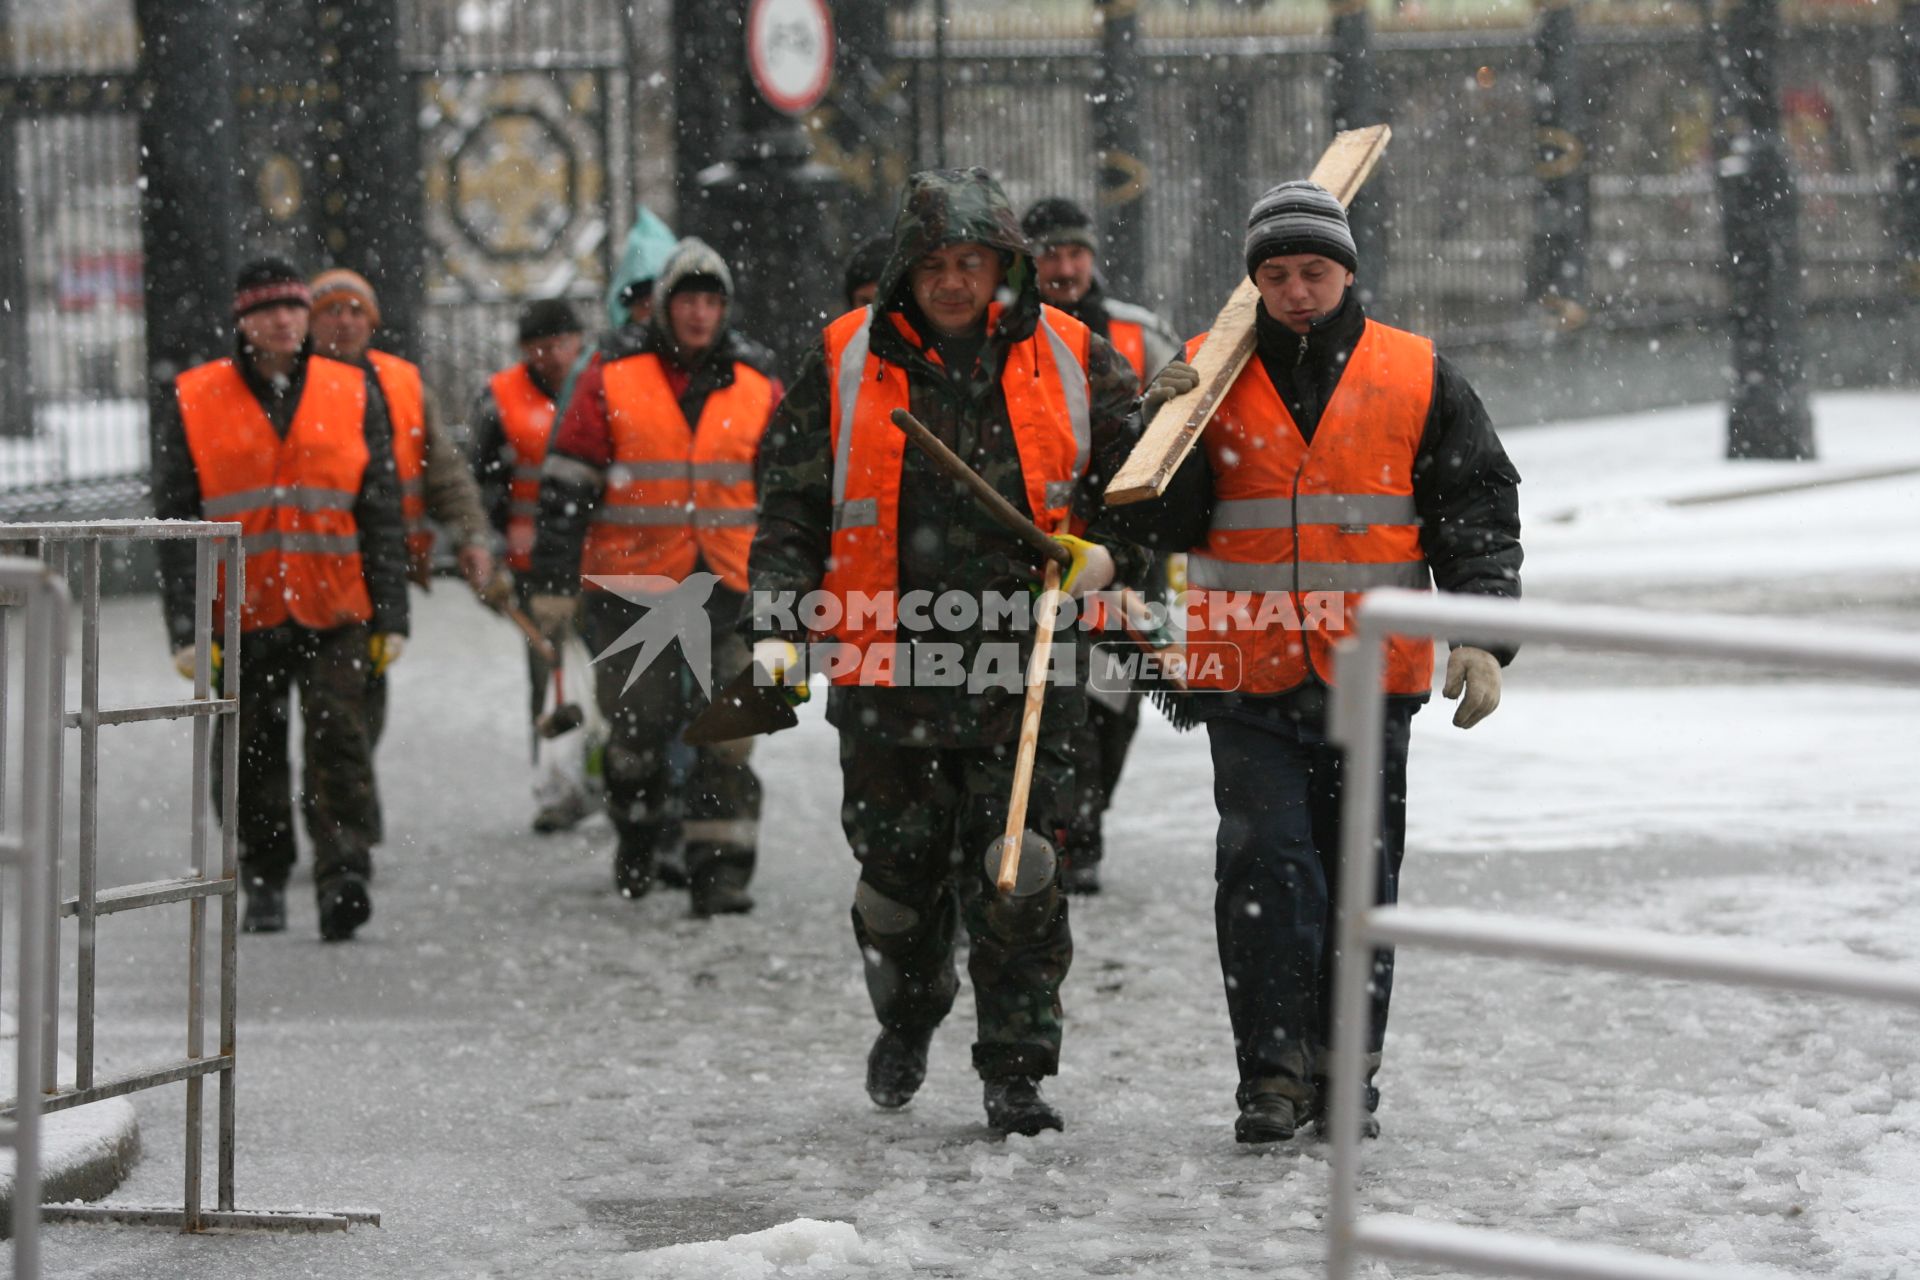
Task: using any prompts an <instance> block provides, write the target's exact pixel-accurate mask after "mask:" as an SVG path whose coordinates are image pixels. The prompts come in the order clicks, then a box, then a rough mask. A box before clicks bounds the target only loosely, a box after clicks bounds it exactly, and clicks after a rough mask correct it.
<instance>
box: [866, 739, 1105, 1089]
mask: <svg viewBox="0 0 1920 1280" xmlns="http://www.w3.org/2000/svg"><path fill="white" fill-rule="evenodd" d="M1067 742H1068V739H1067V735H1065V734H1054V735H1048V736H1045V737H1042V738H1041V739H1040V748H1039V752H1038V755H1037V757H1036V760H1035V764H1034V774H1033V788H1032V793H1031V799H1030V801H1029V803H1028V806H1027V828H1028V830H1029V831H1031V832H1033V833H1036V834H1038V835H1041V836H1044V837H1045V838H1046V839H1047V841H1048V843H1050V844H1052V845H1053V846H1054V847H1056V848H1057V847H1058V846H1059V843H1060V837H1061V828H1062V827H1063V826H1064V821H1063V812H1064V808H1065V806H1066V805H1067V804H1068V803H1070V800H1071V797H1072V795H1073V764H1072V757H1071V756H1070V755H1069V754H1068V751H1067ZM1013 763H1014V744H1012V743H1006V744H1004V745H1001V746H994V747H966V748H959V747H909V746H902V745H900V744H899V743H896V742H883V741H876V740H873V739H870V738H863V737H862V736H860V735H859V734H855V733H842V734H841V735H840V772H841V781H842V794H843V800H842V807H841V813H840V822H841V826H842V828H843V829H844V830H845V831H846V834H847V840H848V842H849V843H850V844H851V845H852V846H853V853H854V856H855V857H856V858H858V859H859V860H860V883H859V886H858V888H857V889H856V891H855V894H854V908H853V933H854V938H855V940H856V941H857V942H858V943H859V944H860V954H861V956H862V957H863V958H864V960H865V964H866V978H867V994H868V996H869V997H870V998H871V999H872V1001H873V1011H874V1014H875V1015H876V1016H877V1017H878V1018H879V1020H880V1023H881V1025H883V1026H887V1027H892V1028H895V1029H898V1030H905V1031H926V1030H930V1029H932V1028H933V1027H934V1026H937V1025H938V1024H939V1023H940V1022H941V1020H942V1019H944V1018H945V1017H946V1016H947V1013H948V1012H949V1011H950V1010H951V1009H952V1008H953V1001H954V997H955V996H956V995H957V994H958V993H959V986H960V982H959V977H958V975H957V974H956V972H955V968H954V944H955V942H956V940H957V937H958V929H959V927H960V926H961V924H963V923H964V925H965V926H966V930H967V936H968V938H969V940H970V944H971V945H970V947H969V949H968V954H967V973H968V976H969V977H971V978H972V980H973V994H974V1003H975V1006H976V1008H977V1010H978V1013H979V1029H978V1036H977V1038H976V1040H975V1041H974V1046H973V1065H974V1068H975V1069H976V1070H977V1071H979V1073H980V1075H981V1076H982V1077H983V1078H986V1079H989V1080H992V1079H999V1078H1004V1077H1007V1076H1040V1075H1053V1074H1054V1073H1055V1072H1056V1071H1058V1070H1059V1065H1060V984H1061V982H1062V981H1063V980H1064V979H1065V978H1066V976H1067V968H1068V966H1069V965H1070V964H1071V963H1072V962H1073V937H1072V934H1071V932H1070V931H1069V929H1068V927H1067V900H1066V898H1065V896H1064V895H1063V894H1061V892H1060V888H1059V874H1058V871H1057V870H1056V871H1055V872H1054V874H1053V875H1052V877H1051V878H1049V879H1048V880H1047V881H1046V882H1044V883H1043V884H1042V885H1041V886H1040V888H1039V889H1038V891H1037V892H1033V893H1029V894H1027V895H1026V896H1023V897H1013V896H1005V897H1003V896H1001V895H999V894H997V893H996V892H995V890H994V887H993V884H992V880H991V876H990V875H989V873H988V871H987V869H986V854H987V851H988V849H989V848H990V847H992V846H994V845H996V844H997V843H998V841H999V838H1000V836H1001V835H1002V834H1003V828H1004V827H1005V825H1006V820H1007V796H1008V792H1009V790H1010V789H1011V787H1012V779H1013Z"/></svg>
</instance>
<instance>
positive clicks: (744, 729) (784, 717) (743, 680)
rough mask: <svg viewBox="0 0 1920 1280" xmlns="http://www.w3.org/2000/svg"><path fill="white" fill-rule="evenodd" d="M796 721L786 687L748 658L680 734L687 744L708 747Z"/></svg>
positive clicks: (785, 726)
mask: <svg viewBox="0 0 1920 1280" xmlns="http://www.w3.org/2000/svg"><path fill="white" fill-rule="evenodd" d="M799 723H800V717H799V716H798V715H797V714H796V713H795V712H794V709H793V705H792V704H791V703H790V702H788V701H787V696H786V693H785V691H784V690H783V689H782V688H781V687H780V686H779V685H778V684H776V683H775V682H774V679H773V677H772V676H770V675H768V674H767V672H766V669H765V668H764V667H762V666H761V665H760V664H759V663H757V662H749V663H748V664H747V665H746V668H745V669H744V670H743V671H741V672H740V674H739V675H737V676H735V677H734V678H733V679H731V680H729V681H727V685H726V688H724V689H722V690H720V692H719V693H716V694H715V695H714V696H713V701H712V702H709V703H708V704H707V709H706V710H705V711H702V712H701V713H700V714H699V715H697V716H695V717H694V718H693V723H692V724H690V725H688V726H687V728H686V731H685V732H684V733H682V734H681V735H680V738H681V740H682V741H683V742H685V743H686V744H687V745H688V746H690V747H710V746H712V745H713V744H714V743H716V742H731V741H733V740H734V739H735V738H751V737H753V736H754V735H756V734H762V733H778V732H780V731H781V730H782V729H791V728H793V726H795V725H797V724H799Z"/></svg>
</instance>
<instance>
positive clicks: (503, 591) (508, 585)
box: [474, 565, 513, 613]
mask: <svg viewBox="0 0 1920 1280" xmlns="http://www.w3.org/2000/svg"><path fill="white" fill-rule="evenodd" d="M474 594H475V595H477V596H479V597H480V603H481V604H483V605H485V606H487V608H489V609H491V610H493V611H494V612H495V613H504V612H506V608H507V606H508V605H510V604H512V603H513V572H512V570H510V569H508V568H506V567H505V566H504V565H496V566H494V570H493V574H492V576H491V577H489V578H488V579H487V580H486V582H485V583H484V584H482V585H481V586H480V587H479V588H477V589H476V590H475V591H474Z"/></svg>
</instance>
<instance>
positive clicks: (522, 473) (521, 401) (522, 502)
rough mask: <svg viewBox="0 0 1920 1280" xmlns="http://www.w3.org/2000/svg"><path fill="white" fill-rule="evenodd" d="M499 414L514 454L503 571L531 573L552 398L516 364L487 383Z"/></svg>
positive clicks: (549, 437) (550, 432) (508, 495)
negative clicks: (534, 523) (505, 568)
mask: <svg viewBox="0 0 1920 1280" xmlns="http://www.w3.org/2000/svg"><path fill="white" fill-rule="evenodd" d="M487 386H488V388H489V389H490V390H491V391H492V392H493V403H494V405H495V406H496V407H498V408H499V410H500V428H501V431H502V432H503V433H504V434H505V436H506V440H507V448H508V449H510V450H511V451H512V453H513V478H512V479H511V480H510V481H509V482H508V485H507V567H508V568H510V569H513V570H515V571H517V572H520V573H525V572H527V571H528V570H530V569H531V568H533V519H534V517H535V516H536V515H538V514H539V511H540V464H541V462H543V461H544V460H545V459H546V456H547V444H548V441H549V440H550V439H551V436H552V431H553V398H552V397H551V396H549V395H548V394H547V393H546V392H544V391H542V390H541V389H540V388H539V387H538V386H537V385H536V384H535V383H534V381H533V375H532V374H530V373H528V372H527V366H525V365H524V364H516V365H514V366H513V367H512V368H511V369H502V370H501V371H500V372H498V373H496V374H494V375H493V377H492V378H490V379H488V380H487Z"/></svg>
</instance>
